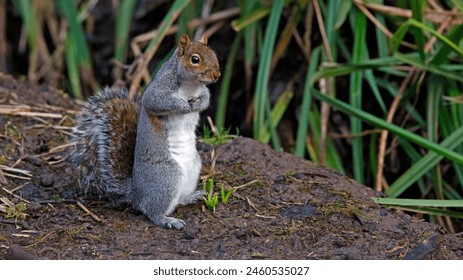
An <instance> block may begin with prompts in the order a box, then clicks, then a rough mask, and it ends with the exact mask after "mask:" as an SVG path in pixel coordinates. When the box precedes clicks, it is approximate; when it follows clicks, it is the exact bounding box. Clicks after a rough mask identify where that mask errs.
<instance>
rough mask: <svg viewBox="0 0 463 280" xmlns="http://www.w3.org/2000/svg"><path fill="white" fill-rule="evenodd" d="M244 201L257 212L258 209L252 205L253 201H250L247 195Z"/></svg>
mask: <svg viewBox="0 0 463 280" xmlns="http://www.w3.org/2000/svg"><path fill="white" fill-rule="evenodd" d="M246 201H247V202H248V204H249V206H251V207H252V208H254V210H256V211H257V212H259V210H258V209H257V207H256V206H255V205H254V203H252V201H251V200H250V199H249V197H247V196H246Z"/></svg>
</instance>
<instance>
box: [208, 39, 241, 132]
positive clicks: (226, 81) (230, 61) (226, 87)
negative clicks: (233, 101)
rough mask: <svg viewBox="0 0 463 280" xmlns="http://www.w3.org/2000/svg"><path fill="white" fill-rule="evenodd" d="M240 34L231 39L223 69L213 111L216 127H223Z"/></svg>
mask: <svg viewBox="0 0 463 280" xmlns="http://www.w3.org/2000/svg"><path fill="white" fill-rule="evenodd" d="M242 35H243V32H240V33H238V35H237V36H236V37H235V39H233V43H232V46H231V48H230V52H229V53H228V57H227V64H226V65H225V71H224V75H223V78H222V81H221V86H220V93H219V99H218V101H217V109H216V112H215V125H216V127H218V128H223V127H224V125H225V115H226V112H227V101H228V93H229V92H230V82H231V78H232V74H233V65H234V63H235V58H236V53H237V50H238V47H239V46H240V42H241V38H242V37H243V36H242Z"/></svg>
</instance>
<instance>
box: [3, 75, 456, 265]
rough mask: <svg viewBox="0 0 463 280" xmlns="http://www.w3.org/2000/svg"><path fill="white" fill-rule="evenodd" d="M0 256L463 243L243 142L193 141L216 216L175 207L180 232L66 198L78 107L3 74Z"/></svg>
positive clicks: (385, 254) (332, 178) (251, 252)
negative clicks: (223, 191) (221, 198)
mask: <svg viewBox="0 0 463 280" xmlns="http://www.w3.org/2000/svg"><path fill="white" fill-rule="evenodd" d="M0 104H1V105H0V110H1V114H0V138H1V144H0V148H1V150H0V167H1V169H0V171H1V174H0V184H1V190H0V199H1V201H0V258H25V259H31V258H47V259H252V258H259V259H404V258H405V259H461V258H463V238H462V237H461V235H446V234H444V233H442V232H441V229H440V228H439V227H438V226H436V225H433V224H429V223H427V222H424V221H420V220H417V219H416V218H414V217H411V216H409V215H406V214H403V213H398V212H396V211H394V210H391V209H388V208H384V207H381V206H378V205H376V204H375V203H374V202H373V201H372V200H371V197H372V196H378V195H379V194H377V193H375V192H374V191H373V190H371V189H369V188H367V187H365V186H362V185H359V184H357V183H356V182H354V181H353V180H351V179H349V178H347V177H345V176H343V175H341V174H339V173H337V172H335V171H332V170H330V169H327V168H325V167H322V166H319V165H315V164H313V163H311V162H309V161H307V160H304V159H300V158H297V157H294V156H292V155H290V154H286V153H280V152H276V151H274V150H272V149H271V148H269V147H268V146H266V145H263V144H261V143H258V142H256V141H254V140H251V139H247V138H236V139H234V140H232V141H230V142H229V143H227V144H224V145H220V146H216V147H212V146H208V145H205V144H201V143H200V144H199V145H198V147H199V150H200V152H201V155H202V157H203V165H204V170H203V174H211V176H212V178H213V179H214V182H215V191H216V192H220V187H221V186H222V184H223V186H225V188H231V187H235V188H236V190H235V191H234V193H233V194H232V196H231V198H230V199H229V201H228V202H227V203H225V204H223V203H219V204H218V206H217V207H216V210H215V212H212V211H210V210H208V209H206V208H205V206H204V203H202V202H198V203H196V204H194V205H189V206H182V207H179V208H178V209H177V210H176V212H175V213H174V215H175V216H176V217H179V218H182V219H184V220H185V221H186V222H187V227H186V229H185V230H183V231H173V230H166V229H162V228H159V227H157V226H154V225H153V224H152V223H151V222H150V221H149V220H148V219H147V218H146V217H144V216H143V215H140V214H139V213H136V212H134V211H133V210H131V209H113V208H111V207H109V206H108V205H107V203H106V202H105V201H101V200H96V199H88V198H82V197H80V196H78V195H77V194H76V192H75V188H76V186H77V179H76V176H75V175H76V174H75V171H74V168H73V167H72V166H71V165H70V164H69V163H68V162H67V161H66V150H67V148H68V145H67V139H68V135H69V133H70V127H71V126H72V124H73V122H74V114H75V113H76V110H78V108H79V106H77V105H76V103H75V102H74V101H72V100H70V99H69V98H67V97H66V96H64V95H63V94H61V93H59V92H57V91H56V90H54V89H50V88H47V87H41V88H38V87H34V86H30V85H28V84H21V83H18V82H16V81H15V80H14V79H13V78H11V77H10V76H7V75H4V74H0Z"/></svg>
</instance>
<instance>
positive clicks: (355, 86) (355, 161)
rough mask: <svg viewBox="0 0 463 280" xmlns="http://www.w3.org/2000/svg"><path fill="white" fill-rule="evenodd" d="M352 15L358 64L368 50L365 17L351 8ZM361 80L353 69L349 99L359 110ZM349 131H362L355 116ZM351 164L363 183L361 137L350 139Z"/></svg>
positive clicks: (354, 49) (353, 59) (353, 132)
mask: <svg viewBox="0 0 463 280" xmlns="http://www.w3.org/2000/svg"><path fill="white" fill-rule="evenodd" d="M352 16H353V17H354V19H355V21H354V20H353V22H354V31H353V33H354V46H353V52H354V53H353V56H352V62H353V63H354V64H360V62H361V61H362V57H363V56H364V54H365V53H366V52H368V50H367V49H366V44H365V40H366V26H367V24H366V23H367V22H366V17H365V15H364V14H363V13H362V12H361V11H360V10H357V9H355V10H353V14H352ZM362 81H363V74H362V72H361V71H355V72H353V73H352V75H351V78H350V94H349V98H350V99H349V100H350V104H351V106H352V107H353V108H356V109H357V110H361V107H362ZM350 126H351V133H352V134H353V135H359V134H361V132H362V122H361V121H360V119H358V118H357V117H355V116H353V115H351V116H350ZM352 166H353V173H354V174H353V175H354V178H355V180H356V181H357V182H359V183H361V184H363V183H364V181H365V180H364V169H365V168H364V159H363V141H362V138H361V137H354V138H353V139H352Z"/></svg>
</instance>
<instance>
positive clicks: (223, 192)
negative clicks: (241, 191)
mask: <svg viewBox="0 0 463 280" xmlns="http://www.w3.org/2000/svg"><path fill="white" fill-rule="evenodd" d="M234 191H235V189H233V188H231V189H228V190H225V187H224V184H222V188H221V189H220V198H221V200H222V203H223V204H225V203H227V201H228V199H229V198H230V196H231V195H232V193H233V192H234Z"/></svg>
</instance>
